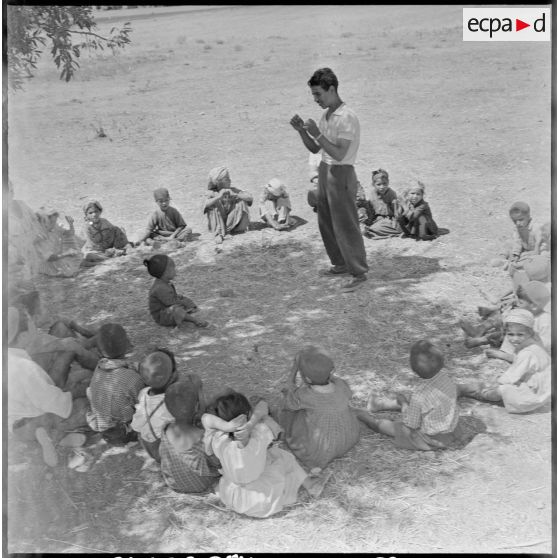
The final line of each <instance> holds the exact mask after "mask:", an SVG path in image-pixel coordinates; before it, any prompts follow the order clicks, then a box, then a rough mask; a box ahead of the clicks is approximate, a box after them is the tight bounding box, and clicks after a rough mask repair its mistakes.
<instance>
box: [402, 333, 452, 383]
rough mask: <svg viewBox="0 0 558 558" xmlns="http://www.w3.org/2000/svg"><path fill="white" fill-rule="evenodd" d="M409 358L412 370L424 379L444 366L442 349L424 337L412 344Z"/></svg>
mask: <svg viewBox="0 0 558 558" xmlns="http://www.w3.org/2000/svg"><path fill="white" fill-rule="evenodd" d="M409 360H410V363H411V368H412V370H413V372H415V374H417V375H419V376H420V377H421V378H424V379H425V380H426V379H429V378H433V377H434V376H435V375H436V374H438V372H440V370H441V369H442V368H443V367H444V355H443V354H442V351H440V349H438V347H436V346H435V345H434V344H432V343H430V341H426V340H425V339H421V340H420V341H417V342H416V343H414V344H413V345H412V347H411V351H410V359H409Z"/></svg>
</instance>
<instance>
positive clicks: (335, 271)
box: [318, 265, 349, 277]
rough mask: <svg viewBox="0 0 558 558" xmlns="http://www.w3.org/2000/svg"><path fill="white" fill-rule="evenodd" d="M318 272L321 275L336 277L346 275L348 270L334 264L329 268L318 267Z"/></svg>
mask: <svg viewBox="0 0 558 558" xmlns="http://www.w3.org/2000/svg"><path fill="white" fill-rule="evenodd" d="M318 274H319V275H321V276H322V277H332V276H333V277H338V276H339V275H348V274H349V271H348V269H347V268H346V267H342V266H337V265H334V266H333V267H330V268H329V269H320V271H318Z"/></svg>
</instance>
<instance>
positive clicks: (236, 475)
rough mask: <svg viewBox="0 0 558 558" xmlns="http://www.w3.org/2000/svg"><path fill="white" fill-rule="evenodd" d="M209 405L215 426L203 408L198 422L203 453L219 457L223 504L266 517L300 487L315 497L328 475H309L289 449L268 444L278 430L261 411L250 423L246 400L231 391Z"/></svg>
mask: <svg viewBox="0 0 558 558" xmlns="http://www.w3.org/2000/svg"><path fill="white" fill-rule="evenodd" d="M214 410H215V415H216V417H217V418H219V419H220V423H221V425H219V423H217V424H216V423H215V418H216V417H215V416H212V415H209V414H207V413H206V414H204V415H203V416H202V424H203V425H204V427H205V428H206V433H205V444H206V453H208V454H209V455H211V454H214V455H216V456H217V457H218V458H219V460H220V462H221V471H222V474H223V476H222V477H221V480H220V481H219V488H218V494H219V498H220V499H221V501H222V502H223V503H224V504H225V506H227V507H228V508H230V509H232V510H233V511H235V512H237V513H240V514H244V515H248V516H250V517H269V516H271V515H273V514H275V513H277V512H280V511H281V510H282V509H283V508H284V507H285V506H288V505H291V504H294V503H295V502H296V500H297V494H298V489H299V488H300V486H303V487H304V488H305V489H306V490H307V492H308V493H309V494H310V495H311V496H315V497H316V496H319V494H320V493H321V491H322V489H323V487H324V485H325V483H326V482H327V479H328V477H327V476H324V477H309V476H308V475H307V474H306V472H305V471H304V470H303V469H302V467H301V466H300V465H299V464H298V463H297V461H296V459H295V457H294V455H293V454H292V453H289V452H287V451H284V450H282V449H280V448H278V447H276V446H273V445H270V444H271V443H272V442H273V440H274V438H275V437H276V435H277V434H278V432H279V431H280V430H281V429H280V427H278V425H277V423H275V421H273V419H271V417H267V413H266V416H265V418H264V420H261V421H258V422H255V423H254V422H253V420H252V419H253V413H252V406H251V405H250V402H249V401H248V399H247V398H246V397H245V396H244V395H242V394H241V393H237V392H232V393H229V394H227V395H224V396H221V397H218V398H217V400H216V401H215V405H214ZM266 411H267V409H266ZM254 415H255V413H254ZM223 421H224V426H223ZM244 424H245V425H246V426H248V425H250V426H249V428H248V429H244V428H243V425H244ZM216 427H217V428H216ZM250 428H251V430H250ZM233 432H235V433H234V434H233Z"/></svg>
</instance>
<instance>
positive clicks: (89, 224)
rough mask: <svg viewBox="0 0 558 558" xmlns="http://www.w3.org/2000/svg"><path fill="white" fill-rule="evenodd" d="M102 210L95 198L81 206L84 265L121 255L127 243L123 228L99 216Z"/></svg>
mask: <svg viewBox="0 0 558 558" xmlns="http://www.w3.org/2000/svg"><path fill="white" fill-rule="evenodd" d="M102 212H103V206H102V205H101V204H100V203H99V202H98V201H97V200H91V201H89V202H87V203H86V204H85V205H84V206H83V213H84V215H85V222H86V227H85V236H86V241H85V245H84V246H83V248H82V251H83V253H84V255H85V260H84V265H86V266H87V265H95V264H97V263H100V262H103V261H105V260H107V259H108V258H113V257H115V256H123V255H124V254H125V253H126V247H127V245H128V244H129V242H128V238H127V237H126V233H125V232H124V230H123V229H121V228H119V227H116V226H115V225H113V224H112V223H110V222H109V221H107V220H106V219H104V218H103V217H101V213H102Z"/></svg>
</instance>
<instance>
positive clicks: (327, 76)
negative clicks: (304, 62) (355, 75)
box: [308, 68, 339, 91]
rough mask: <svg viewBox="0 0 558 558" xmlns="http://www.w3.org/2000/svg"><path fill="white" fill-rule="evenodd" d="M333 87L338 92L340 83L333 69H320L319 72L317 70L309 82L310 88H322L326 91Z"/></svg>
mask: <svg viewBox="0 0 558 558" xmlns="http://www.w3.org/2000/svg"><path fill="white" fill-rule="evenodd" d="M332 85H333V87H335V91H337V87H338V86H339V81H338V79H337V76H336V75H335V74H334V73H333V70H332V69H331V68H320V69H319V70H316V71H315V72H314V73H313V74H312V77H311V78H310V79H309V80H308V86H309V87H315V86H320V87H321V88H322V89H325V90H326V91H327V90H328V89H329V88H330V87H331V86H332Z"/></svg>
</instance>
